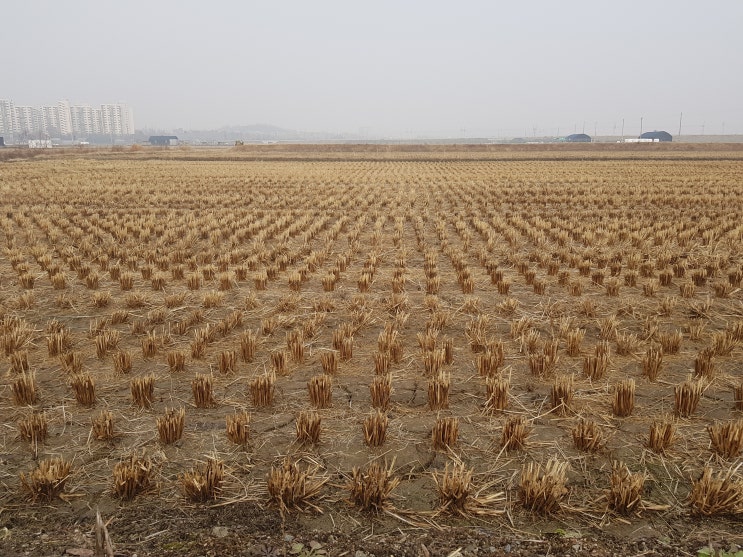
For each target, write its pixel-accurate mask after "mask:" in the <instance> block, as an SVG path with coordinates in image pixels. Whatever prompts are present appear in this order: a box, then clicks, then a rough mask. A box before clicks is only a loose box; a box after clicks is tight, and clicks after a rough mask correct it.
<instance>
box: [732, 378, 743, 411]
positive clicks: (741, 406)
mask: <svg viewBox="0 0 743 557" xmlns="http://www.w3.org/2000/svg"><path fill="white" fill-rule="evenodd" d="M733 407H734V408H735V409H736V410H739V411H743V381H741V382H740V383H738V384H737V385H733Z"/></svg>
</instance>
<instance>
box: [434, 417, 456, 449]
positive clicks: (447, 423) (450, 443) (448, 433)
mask: <svg viewBox="0 0 743 557" xmlns="http://www.w3.org/2000/svg"><path fill="white" fill-rule="evenodd" d="M458 438H459V418H456V417H445V418H437V419H436V423H435V424H434V426H433V431H432V432H431V440H432V443H433V448H434V450H437V451H446V450H448V449H449V448H450V447H454V446H455V445H456V444H457V440H458Z"/></svg>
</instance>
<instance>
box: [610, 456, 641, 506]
mask: <svg viewBox="0 0 743 557" xmlns="http://www.w3.org/2000/svg"><path fill="white" fill-rule="evenodd" d="M646 479H647V475H646V474H645V473H644V472H634V473H633V472H630V471H629V468H628V467H627V465H626V464H623V463H619V462H617V463H614V466H612V471H611V477H610V487H609V490H608V491H607V493H606V498H607V500H608V503H609V508H610V509H612V510H613V511H614V512H617V513H619V514H624V515H628V514H631V513H633V512H635V511H636V510H638V509H639V508H640V505H641V503H642V494H643V490H644V488H645V480H646Z"/></svg>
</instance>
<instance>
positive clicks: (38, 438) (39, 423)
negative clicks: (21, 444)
mask: <svg viewBox="0 0 743 557" xmlns="http://www.w3.org/2000/svg"><path fill="white" fill-rule="evenodd" d="M18 433H19V434H20V436H21V438H22V439H25V440H26V441H28V442H29V443H31V450H32V451H33V453H34V458H36V456H37V455H38V452H39V444H41V443H43V442H44V440H45V439H46V436H47V433H48V424H47V420H46V414H45V413H44V412H34V413H33V414H31V415H30V416H28V417H26V418H22V419H20V420H18Z"/></svg>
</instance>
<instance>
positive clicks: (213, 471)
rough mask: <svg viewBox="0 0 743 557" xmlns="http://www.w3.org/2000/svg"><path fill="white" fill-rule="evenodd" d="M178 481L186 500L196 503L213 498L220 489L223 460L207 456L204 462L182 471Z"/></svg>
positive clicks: (222, 476) (222, 477)
mask: <svg viewBox="0 0 743 557" xmlns="http://www.w3.org/2000/svg"><path fill="white" fill-rule="evenodd" d="M179 481H180V484H181V489H182V491H183V494H184V495H185V496H186V498H187V499H188V500H190V501H194V502H197V503H205V502H207V501H211V500H214V499H216V498H217V497H219V494H220V492H221V491H222V482H223V481H224V462H223V461H221V460H219V459H217V458H209V459H207V461H206V464H204V465H202V466H197V467H195V468H193V469H191V470H189V471H188V472H184V473H183V475H182V476H180V477H179Z"/></svg>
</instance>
